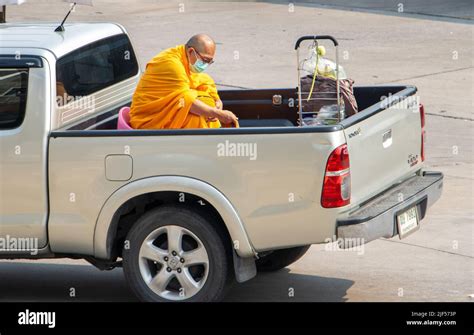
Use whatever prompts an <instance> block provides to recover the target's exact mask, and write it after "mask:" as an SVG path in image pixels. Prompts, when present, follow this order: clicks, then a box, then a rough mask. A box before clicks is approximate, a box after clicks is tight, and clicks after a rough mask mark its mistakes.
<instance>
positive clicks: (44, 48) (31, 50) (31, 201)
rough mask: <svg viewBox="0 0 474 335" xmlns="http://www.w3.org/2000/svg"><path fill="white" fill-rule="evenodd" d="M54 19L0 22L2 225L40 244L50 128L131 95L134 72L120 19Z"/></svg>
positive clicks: (43, 238) (107, 108) (45, 217)
mask: <svg viewBox="0 0 474 335" xmlns="http://www.w3.org/2000/svg"><path fill="white" fill-rule="evenodd" d="M56 26H57V24H44V23H41V24H4V25H2V27H1V28H0V40H1V41H2V43H1V45H0V50H1V55H0V71H1V72H0V85H1V86H0V137H1V143H2V145H1V146H0V150H1V164H0V166H1V168H0V169H1V172H2V173H0V185H2V187H1V191H0V192H1V193H0V195H1V199H2V200H1V201H0V222H1V223H2V224H1V226H0V230H1V232H2V234H3V235H9V236H19V237H20V236H21V237H23V238H37V239H38V246H39V247H41V248H44V249H45V251H46V252H47V249H48V231H47V224H48V218H49V206H50V203H49V198H48V173H49V172H48V143H49V134H50V132H51V130H54V129H59V128H61V127H64V126H66V125H69V124H71V123H73V122H74V121H75V120H78V119H83V118H84V117H85V116H86V115H91V114H102V113H103V112H104V111H110V110H113V109H114V108H116V107H118V106H121V105H123V104H125V103H127V102H129V101H130V98H131V95H132V93H133V91H134V89H135V86H136V83H137V81H138V79H139V76H140V67H139V65H138V62H137V59H136V57H135V54H134V50H133V47H132V45H131V42H130V40H129V38H128V36H127V35H126V33H125V30H124V29H123V28H122V27H121V26H120V25H118V24H108V23H105V24H104V23H97V24H91V23H87V24H66V25H65V31H63V32H54V30H55V28H56ZM72 97H74V100H75V101H74V102H73V101H72V100H71V99H72ZM68 99H69V100H68Z"/></svg>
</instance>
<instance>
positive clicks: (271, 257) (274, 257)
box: [255, 245, 311, 272]
mask: <svg viewBox="0 0 474 335" xmlns="http://www.w3.org/2000/svg"><path fill="white" fill-rule="evenodd" d="M309 247H311V245H305V246H302V247H295V248H288V249H279V250H275V251H273V252H272V253H270V254H268V255H266V256H263V257H261V258H259V259H257V261H256V262H255V263H256V265H257V271H259V272H273V271H278V270H281V269H283V268H285V267H287V266H288V265H290V264H293V263H294V262H296V261H297V260H298V259H300V258H301V257H303V255H304V254H305V253H306V252H307V251H308V249H309Z"/></svg>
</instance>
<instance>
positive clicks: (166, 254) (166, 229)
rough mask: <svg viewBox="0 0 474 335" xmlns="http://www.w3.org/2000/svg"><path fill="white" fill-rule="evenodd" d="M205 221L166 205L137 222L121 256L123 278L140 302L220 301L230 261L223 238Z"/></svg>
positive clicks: (199, 216) (183, 209) (183, 210)
mask: <svg viewBox="0 0 474 335" xmlns="http://www.w3.org/2000/svg"><path fill="white" fill-rule="evenodd" d="M208 221H209V220H208V219H206V218H205V217H204V216H202V215H201V214H199V213H196V212H194V211H192V210H190V209H187V208H183V207H179V206H168V205H167V206H163V207H159V208H157V209H154V210H151V211H150V212H148V213H145V214H144V215H143V216H142V217H140V218H139V219H138V220H137V222H136V223H135V224H134V226H133V227H132V228H131V229H130V232H129V233H128V235H127V241H126V243H125V244H124V249H123V255H122V257H123V269H124V273H125V278H126V279H127V282H128V284H129V286H130V288H131V289H132V291H133V292H134V293H135V294H136V296H137V297H138V298H139V299H140V300H142V301H147V302H166V301H195V302H197V301H219V300H221V299H222V298H223V295H224V291H225V286H226V282H227V280H228V276H229V269H230V266H229V265H230V264H229V258H228V256H227V252H226V248H225V245H224V242H223V237H222V236H221V234H219V232H218V231H217V230H216V229H215V228H214V227H213V226H212V224H211V222H208ZM127 244H128V245H127ZM127 246H128V248H127Z"/></svg>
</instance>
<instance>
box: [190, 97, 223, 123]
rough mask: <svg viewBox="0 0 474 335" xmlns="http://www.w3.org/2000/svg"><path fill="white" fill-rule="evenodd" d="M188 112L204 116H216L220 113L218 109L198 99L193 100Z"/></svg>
mask: <svg viewBox="0 0 474 335" xmlns="http://www.w3.org/2000/svg"><path fill="white" fill-rule="evenodd" d="M189 112H191V113H193V114H195V115H199V116H204V117H206V118H218V117H219V116H220V115H221V113H220V112H221V111H220V110H219V109H217V108H215V107H211V106H209V105H207V104H206V103H204V102H202V101H201V100H199V99H196V100H194V102H193V104H192V105H191V109H190V110H189Z"/></svg>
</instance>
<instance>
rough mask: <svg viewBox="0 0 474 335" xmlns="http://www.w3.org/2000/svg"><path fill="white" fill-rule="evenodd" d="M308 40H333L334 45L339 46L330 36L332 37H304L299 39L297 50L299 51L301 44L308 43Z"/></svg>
mask: <svg viewBox="0 0 474 335" xmlns="http://www.w3.org/2000/svg"><path fill="white" fill-rule="evenodd" d="M307 40H331V41H332V43H334V46H336V47H337V46H338V45H339V43H338V42H337V40H336V39H335V38H334V37H332V36H330V35H313V36H302V37H300V38H298V40H297V41H296V45H295V50H298V48H299V47H300V44H301V42H303V41H307Z"/></svg>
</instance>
